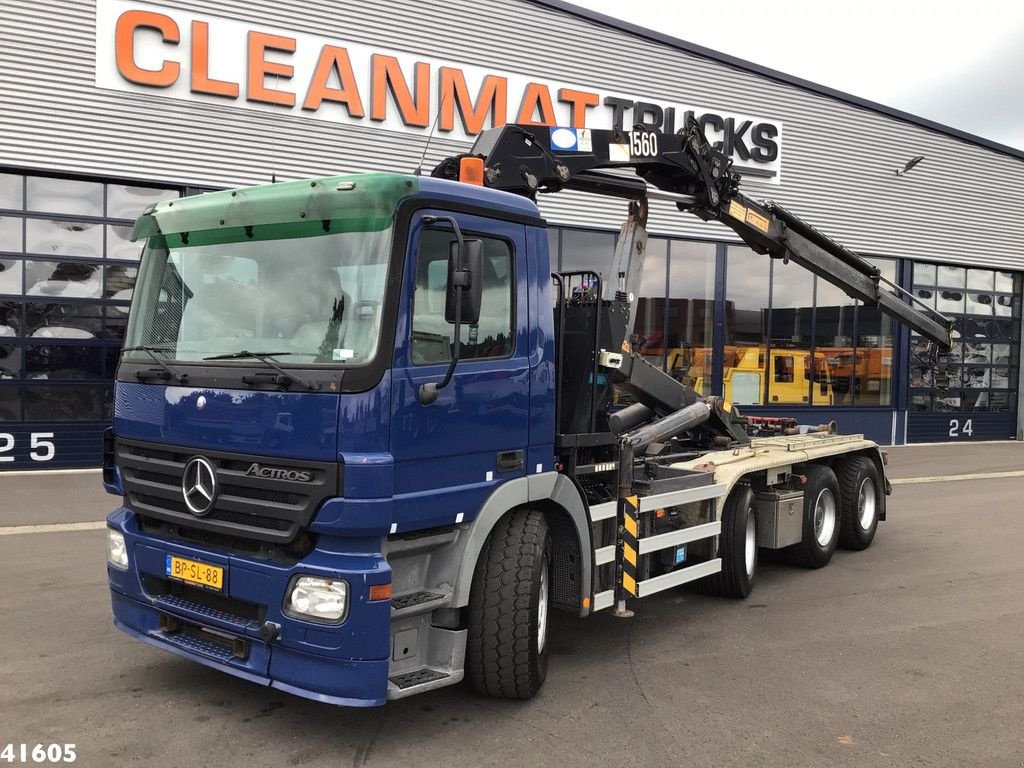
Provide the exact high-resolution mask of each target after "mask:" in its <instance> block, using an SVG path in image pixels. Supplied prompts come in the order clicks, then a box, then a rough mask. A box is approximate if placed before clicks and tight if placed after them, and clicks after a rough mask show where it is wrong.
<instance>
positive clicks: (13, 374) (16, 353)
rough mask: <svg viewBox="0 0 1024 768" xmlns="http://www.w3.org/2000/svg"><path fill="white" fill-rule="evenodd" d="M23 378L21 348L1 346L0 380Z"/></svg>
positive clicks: (11, 345)
mask: <svg viewBox="0 0 1024 768" xmlns="http://www.w3.org/2000/svg"><path fill="white" fill-rule="evenodd" d="M20 376H21V347H16V346H14V345H13V344H0V379H17V378H19V377H20Z"/></svg>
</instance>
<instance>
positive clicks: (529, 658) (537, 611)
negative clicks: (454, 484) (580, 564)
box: [466, 509, 551, 699]
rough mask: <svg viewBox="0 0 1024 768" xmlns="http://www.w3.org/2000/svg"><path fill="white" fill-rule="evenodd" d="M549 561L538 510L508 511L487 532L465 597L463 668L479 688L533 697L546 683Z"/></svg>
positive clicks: (492, 693) (485, 691)
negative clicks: (466, 625) (466, 604)
mask: <svg viewBox="0 0 1024 768" xmlns="http://www.w3.org/2000/svg"><path fill="white" fill-rule="evenodd" d="M550 562H551V542H550V537H549V535H548V525H547V521H546V520H545V519H544V515H542V514H541V513H540V512H535V511H532V510H525V509H524V510H518V511H516V512H511V513H509V514H507V515H505V517H503V518H502V519H501V520H499V521H498V524H497V525H495V526H494V530H493V531H491V535H490V536H489V537H488V539H487V543H486V544H485V545H484V549H483V551H482V552H481V553H480V560H479V562H478V563H477V566H476V572H475V573H474V575H473V587H472V591H471V592H470V597H469V632H468V636H467V640H466V671H467V673H468V675H469V679H470V682H471V683H472V685H473V687H474V688H475V689H476V691H477V692H478V693H482V694H484V695H486V696H495V697H499V698H505V699H531V698H533V697H534V696H535V695H536V694H537V692H538V691H539V690H540V688H541V686H542V685H544V678H545V677H546V676H547V669H548V652H547V648H548V643H547V632H548V610H549V606H550V604H551V600H550V586H551V572H550Z"/></svg>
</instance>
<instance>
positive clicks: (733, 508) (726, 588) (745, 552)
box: [700, 485, 757, 598]
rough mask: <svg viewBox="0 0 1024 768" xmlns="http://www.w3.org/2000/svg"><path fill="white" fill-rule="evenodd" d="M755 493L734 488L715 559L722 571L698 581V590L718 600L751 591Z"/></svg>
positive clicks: (754, 558) (754, 569)
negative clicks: (719, 560) (699, 587)
mask: <svg viewBox="0 0 1024 768" xmlns="http://www.w3.org/2000/svg"><path fill="white" fill-rule="evenodd" d="M755 505H756V502H755V499H754V492H753V491H752V490H751V489H750V488H749V487H748V486H745V485H737V486H736V487H735V488H733V489H732V493H730V494H729V498H727V499H726V500H725V506H724V508H723V510H722V533H721V535H720V536H719V537H718V555H719V557H721V558H722V570H721V571H719V572H718V573H716V574H715V575H713V576H708V577H707V578H706V579H704V580H702V581H701V585H700V586H701V588H702V589H703V590H704V591H705V592H707V593H708V594H712V595H719V596H720V597H735V598H744V597H746V596H747V595H749V594H750V591H751V590H752V589H753V588H754V575H755V574H756V573H757V518H756V516H755V510H756V506H755Z"/></svg>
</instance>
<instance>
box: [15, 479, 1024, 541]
mask: <svg viewBox="0 0 1024 768" xmlns="http://www.w3.org/2000/svg"><path fill="white" fill-rule="evenodd" d="M1003 477H1024V469H1015V470H1009V471H1006V472H978V473H976V474H973V475H932V476H930V477H898V478H894V479H891V480H889V482H890V483H892V484H893V485H918V484H921V483H951V482H961V481H965V480H998V479H999V478H1003ZM106 527H107V524H106V523H105V522H98V523H52V524H50V525H8V526H5V527H0V536H18V535H21V534H26V533H68V532H71V531H98V530H101V529H103V528H106Z"/></svg>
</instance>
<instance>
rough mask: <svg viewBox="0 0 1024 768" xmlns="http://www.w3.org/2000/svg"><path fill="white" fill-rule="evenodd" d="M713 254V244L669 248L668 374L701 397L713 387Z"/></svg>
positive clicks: (674, 244) (676, 243)
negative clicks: (687, 385)
mask: <svg viewBox="0 0 1024 768" xmlns="http://www.w3.org/2000/svg"><path fill="white" fill-rule="evenodd" d="M715 251H716V247H715V245H713V244H712V243H695V242H688V241H685V240H673V241H672V242H671V244H670V245H669V287H668V326H667V329H666V334H665V342H666V350H667V355H668V370H669V372H670V373H671V374H672V375H673V376H674V377H675V378H676V379H678V380H680V381H683V382H685V383H686V384H689V385H690V386H692V387H694V388H696V390H697V391H698V392H699V393H700V394H702V395H710V394H711V384H712V381H711V379H712V371H711V362H712V353H711V350H712V329H713V327H714V323H715V261H716V260H715Z"/></svg>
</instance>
